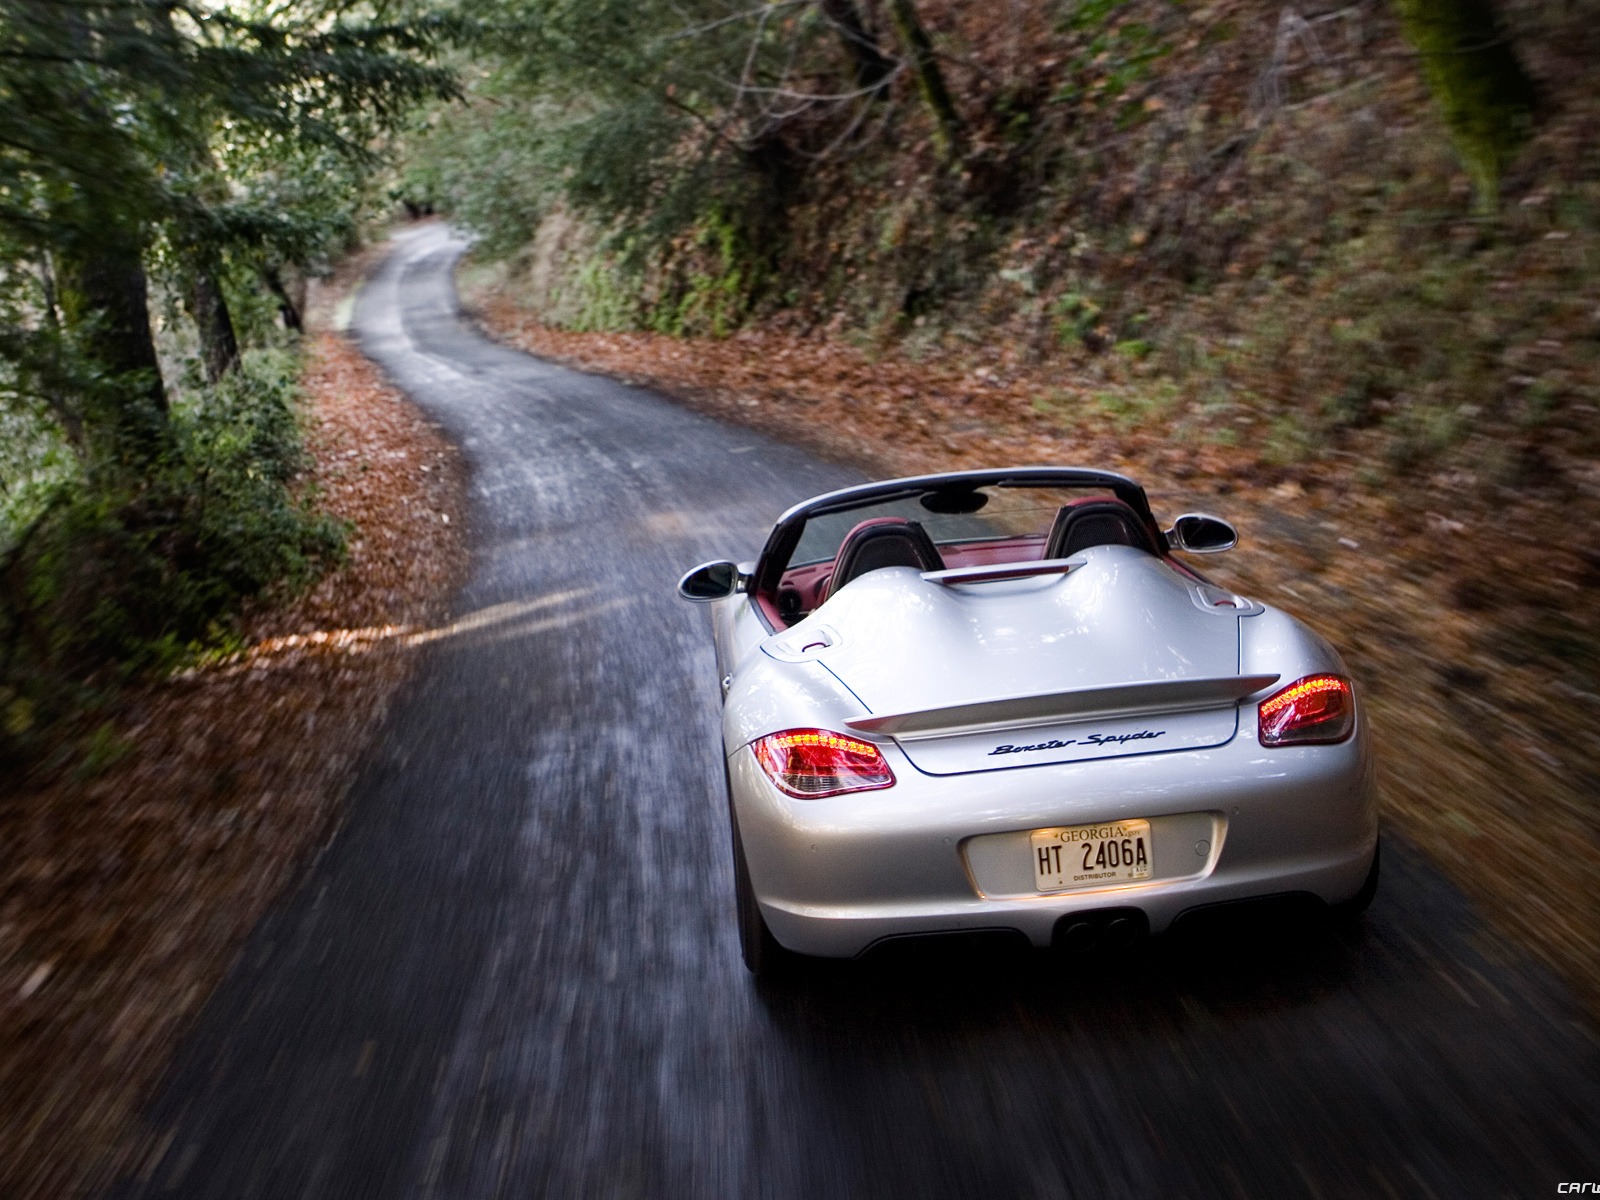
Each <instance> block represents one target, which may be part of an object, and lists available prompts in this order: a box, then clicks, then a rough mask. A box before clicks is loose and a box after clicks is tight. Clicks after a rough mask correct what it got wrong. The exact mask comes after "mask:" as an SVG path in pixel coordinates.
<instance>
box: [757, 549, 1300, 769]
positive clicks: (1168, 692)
mask: <svg viewBox="0 0 1600 1200" xmlns="http://www.w3.org/2000/svg"><path fill="white" fill-rule="evenodd" d="M1216 591H1217V589H1215V588H1208V587H1207V586H1206V585H1203V584H1199V583H1195V582H1192V581H1190V580H1188V579H1185V578H1184V577H1183V576H1182V575H1180V574H1179V573H1178V572H1177V571H1176V570H1174V569H1173V568H1172V567H1171V566H1169V565H1168V564H1166V563H1165V562H1163V561H1162V560H1160V559H1158V558H1155V557H1154V556H1152V555H1149V554H1146V553H1144V552H1142V551H1138V550H1132V549H1128V548H1125V547H1120V546H1105V547H1096V548H1094V549H1092V550H1089V551H1086V552H1085V553H1084V554H1083V555H1082V556H1081V560H1080V559H1075V560H1074V565H1073V567H1072V569H1071V570H1070V571H1068V572H1067V573H1066V574H1058V575H1053V576H1045V577H1036V578H1023V579H1015V580H1003V581H996V582H983V583H972V584H965V585H959V584H958V585H948V584H940V583H935V582H929V581H927V580H924V579H923V578H922V577H921V576H920V575H919V574H918V573H917V572H916V571H913V570H911V569H909V568H888V569H885V570H881V571H875V572H872V573H871V574H869V575H865V576H863V577H861V578H860V579H858V580H856V581H854V582H852V583H851V584H850V585H849V586H847V587H845V588H843V589H841V590H840V591H839V593H838V594H837V595H835V596H834V597H833V598H831V599H830V600H829V601H828V603H827V604H826V605H825V606H824V608H823V609H822V610H819V611H818V613H817V615H816V617H815V618H813V619H812V620H814V621H816V622H818V623H819V624H820V623H821V622H822V621H826V627H827V633H826V636H825V637H824V638H822V639H814V638H812V637H811V635H810V634H808V632H807V630H806V628H805V626H807V625H809V624H810V623H811V621H808V622H803V623H802V625H801V626H796V628H795V629H794V630H792V631H790V634H791V636H790V637H788V638H786V639H784V641H785V642H786V643H788V642H794V643H795V645H796V646H800V645H801V644H802V643H803V644H804V647H805V648H804V653H805V656H806V657H807V658H811V659H813V660H815V661H818V662H820V663H822V664H823V665H824V666H826V667H827V668H828V669H829V670H830V671H832V672H833V674H834V675H835V676H836V677H837V678H838V679H839V680H840V681H841V682H842V683H844V684H845V686H846V687H848V688H849V689H850V690H851V691H852V692H853V693H854V694H855V695H856V697H857V698H858V699H860V700H861V702H862V704H863V705H864V706H865V707H866V708H867V710H868V714H867V715H866V716H863V717H858V718H856V719H853V720H851V721H849V722H847V724H848V725H849V726H850V727H851V728H853V729H855V730H856V731H858V732H861V733H866V734H868V735H886V736H889V737H893V738H894V739H895V741H896V742H898V743H899V745H900V746H901V748H902V749H903V750H904V752H905V753H906V755H907V756H908V757H909V758H910V759H911V761H912V762H913V763H914V764H915V765H916V766H917V767H918V769H920V770H923V771H927V772H929V773H931V774H938V775H946V774H959V773H962V772H967V771H983V770H995V769H999V768H1003V767H1016V766H1023V765H1035V764H1044V763H1060V762H1074V761H1081V760H1085V759H1100V758H1116V757H1122V756H1125V755H1131V754H1148V753H1160V752H1165V751H1173V750H1186V749H1198V748H1202V747H1206V746H1217V745H1221V744H1223V743H1225V742H1227V741H1229V740H1230V739H1231V738H1232V737H1233V736H1234V733H1235V731H1236V728H1237V723H1238V706H1239V703H1240V701H1241V700H1243V699H1244V698H1245V697H1247V696H1249V695H1251V694H1253V693H1255V692H1258V691H1260V690H1262V689H1263V688H1265V687H1267V686H1269V685H1270V684H1271V683H1272V682H1273V681H1274V679H1275V677H1273V676H1240V675H1239V674H1238V665H1239V612H1240V611H1241V609H1242V608H1243V607H1244V605H1245V604H1246V603H1247V602H1244V601H1240V604H1239V605H1238V606H1224V605H1220V604H1218V603H1216V601H1215V597H1214V596H1213V595H1212V594H1211V593H1214V592H1216ZM824 643H825V644H824Z"/></svg>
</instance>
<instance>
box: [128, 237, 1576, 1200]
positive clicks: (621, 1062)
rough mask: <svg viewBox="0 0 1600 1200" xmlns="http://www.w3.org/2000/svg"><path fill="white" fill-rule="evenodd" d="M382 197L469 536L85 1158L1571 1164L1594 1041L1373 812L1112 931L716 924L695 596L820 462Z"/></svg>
mask: <svg viewBox="0 0 1600 1200" xmlns="http://www.w3.org/2000/svg"><path fill="white" fill-rule="evenodd" d="M462 250H463V243H462V242H460V241H459V240H457V239H455V238H453V237H452V235H451V234H450V233H449V231H448V230H446V229H445V228H444V227H442V226H438V225H433V226H424V227H418V228H414V229H412V230H410V231H408V232H406V233H404V234H403V235H401V236H400V237H398V238H397V239H396V242H395V248H394V250H393V252H392V253H391V255H390V256H389V258H388V259H387V260H386V261H385V263H384V264H383V266H382V267H381V268H380V269H379V270H378V271H377V273H376V274H375V276H374V277H373V278H372V279H371V280H370V282H369V284H368V285H367V286H366V287H365V289H364V290H363V291H362V293H361V295H360V297H359V302H358V305H357V309H356V313H355V320H354V329H355V332H356V334H357V335H358V337H359V338H360V342H361V345H362V346H363V348H364V349H365V350H366V352H367V353H368V354H370V355H371V356H372V357H373V358H374V359H376V360H377V361H378V362H379V363H380V364H381V365H382V366H383V367H384V369H385V370H386V371H387V372H388V373H389V375H390V376H391V377H392V378H393V379H394V380H395V381H396V382H397V383H398V384H399V385H400V386H401V387H403V388H404V389H405V390H406V392H407V393H408V394H409V395H410V396H412V397H413V398H414V399H415V401H416V402H417V403H418V404H420V405H421V406H422V407H423V408H424V409H425V410H427V412H429V413H430V414H431V415H432V416H433V417H434V418H436V419H437V420H438V421H439V422H440V423H441V424H442V425H443V426H444V428H445V429H446V430H447V431H448V433H449V434H450V435H451V436H452V437H453V438H455V439H456V440H457V441H458V442H459V443H460V444H461V445H462V446H463V447H464V448H465V450H466V453H467V455H468V458H469V461H470V464H471V468H472V472H473V475H472V479H473V505H474V514H473V524H472V529H471V536H472V539H473V547H474V560H473V568H472V574H471V578H470V580H469V582H468V583H467V584H466V585H465V587H464V589H463V590H462V592H461V593H460V595H459V596H458V597H457V598H456V601H455V615H456V618H457V619H456V620H455V622H454V623H453V624H452V625H451V626H450V631H449V634H448V635H447V636H443V637H440V638H438V639H436V640H434V641H432V642H431V643H430V644H429V645H428V646H427V647H426V648H425V649H423V650H421V651H419V653H420V654H422V655H423V660H422V661H421V662H420V663H419V666H418V670H417V673H416V676H415V678H414V681H413V683H412V684H411V686H410V689H409V691H408V692H407V693H406V694H405V696H403V697H402V698H401V700H400V702H399V703H397V705H396V707H395V709H394V711H393V713H392V715H391V718H390V720H389V721H388V724H387V726H386V729H385V731H384V733H383V735H382V736H381V738H380V740H379V742H378V744H377V745H376V746H375V747H374V748H373V749H372V750H371V752H370V753H369V755H368V758H367V760H366V763H365V766H364V768H363V769H362V772H361V775H360V777H359V780H358V782H357V784H356V786H355V789H354V793H353V795H352V797H351V800H350V807H349V815H348V819H347V821H346V823H345V825H344V827H343V829H342V830H341V831H340V833H339V834H338V836H337V837H336V839H335V840H334V842H333V844H332V845H331V846H330V847H329V848H328V850H327V851H326V852H325V853H324V854H323V855H322V857H321V858H320V859H319V860H318V861H317V863H316V864H315V866H314V867H313V868H312V869H311V870H310V872H309V873H308V877H307V878H306V879H305V881H304V882H303V884H302V885H301V886H300V887H299V888H298V889H297V890H296V891H295V892H294V894H292V895H291V896H289V897H288V898H286V899H285V900H284V901H283V902H282V903H281V904H280V905H279V907H278V909H277V910H276V911H275V912H274V913H273V914H272V915H271V916H270V917H269V918H268V919H267V920H266V921H265V922H264V923H263V925H262V926H261V928H259V929H258V930H257V931H256V933H255V935H254V936H253V938H252V940H251V941H250V943H249V944H248V946H247V947H246V950H245V952H244V954H243V955H242V957H241V959H240V961H239V962H238V963H237V964H236V965H235V967H234V969H233V970H232V972H231V974H230V975H229V977H228V979H227V980H226V981H225V983H224V984H223V986H222V987H221V988H220V989H219V990H218V992H217V994H216V995H215V996H214V997H213V999H212V1000H211V1002H210V1004H209V1005H208V1007H207V1009H206V1010H205V1012H204V1013H203V1015H202V1017H201V1019H200V1021H199V1022H198V1024H197V1026H196V1028H195V1029H194V1030H193V1031H192V1033H191V1035H190V1036H189V1038H188V1039H187V1041H186V1042H185V1044H184V1046H183V1047H182V1048H181V1049H180V1052H179V1054H178V1057H177V1060H176V1062H175V1064H174V1066H173V1068H172V1070H171V1072H170V1073H169V1075H168V1077H167V1079H166V1081H165V1084H164V1086H163V1090H162V1093H161V1095H160V1097H159V1098H158V1100H157V1101H156V1102H155V1104H154V1106H153V1108H152V1110H151V1112H150V1113H149V1121H150V1124H151V1128H152V1131H153V1132H152V1137H153V1139H154V1141H155V1143H156V1144H157V1145H159V1146H161V1147H163V1152H162V1153H161V1155H160V1156H159V1157H158V1158H157V1159H156V1160H155V1161H153V1162H152V1163H151V1165H150V1166H149V1167H148V1168H147V1169H146V1170H145V1171H144V1172H143V1173H142V1174H141V1175H140V1176H139V1177H137V1178H130V1179H128V1180H125V1181H124V1182H123V1183H122V1184H120V1185H119V1186H118V1187H117V1188H116V1189H115V1191H114V1193H113V1194H114V1195H116V1196H119V1197H126V1198H133V1197H140V1198H144V1197H151V1198H153V1197H193V1198H202V1197H204V1198H208V1200H256V1198H271V1200H322V1198H335V1197H337V1198H352V1197H355V1198H364V1197H381V1198H385V1200H388V1198H394V1200H402V1198H404V1200H411V1198H416V1200H424V1198H426V1200H435V1198H437V1200H444V1198H447V1197H448V1198H459V1200H488V1198H491V1197H518V1198H527V1197H555V1198H562V1200H565V1198H569V1197H571V1198H585V1197H594V1198H596V1200H602V1198H604V1200H613V1198H615V1200H622V1198H631V1197H669V1198H677V1197H685V1198H699V1197H712V1198H721V1197H733V1198H744V1197H770V1198H773V1200H777V1198H780V1197H781V1198H788V1197H793V1198H796V1200H802V1198H803V1200H819V1198H828V1200H835V1198H844V1197H861V1198H865V1200H878V1198H882V1197H900V1196H904V1197H918V1198H929V1197H944V1196H961V1197H984V1198H988V1197H995V1198H1010V1197H1030V1198H1031V1197H1038V1198H1040V1200H1046V1198H1049V1200H1060V1198H1065V1197H1093V1198H1097V1200H1098V1198H1112V1197H1154V1196H1172V1197H1211V1196H1252V1197H1253V1196H1262V1197H1274V1198H1278V1197H1297V1196H1307V1197H1344V1196H1348V1197H1363V1198H1365V1197H1385V1196H1388V1197H1435V1198H1438V1200H1444V1198H1447V1197H1497V1196H1518V1197H1520V1196H1537V1197H1543V1196H1553V1195H1555V1194H1557V1193H1556V1187H1557V1184H1558V1183H1561V1182H1565V1181H1569V1180H1597V1181H1600V1046H1597V1042H1596V1040H1595V1035H1594V1033H1593V1027H1592V1026H1591V1025H1590V1024H1588V1023H1587V1022H1586V1021H1585V1020H1584V1019H1582V1018H1581V1016H1580V1014H1579V1013H1578V1011H1577V1010H1576V1009H1575V1008H1574V1007H1573V1006H1572V1005H1571V1003H1570V1001H1569V1000H1567V999H1566V998H1565V996H1564V994H1563V992H1562V991H1561V989H1560V988H1559V986H1558V985H1557V984H1556V983H1555V982H1554V981H1553V980H1552V979H1551V978H1549V977H1548V976H1547V975H1546V974H1544V973H1543V972H1542V971H1541V970H1540V969H1538V968H1537V967H1536V966H1534V965H1533V964H1531V963H1530V962H1529V960H1528V959H1527V958H1526V956H1524V955H1523V954H1521V952H1520V951H1518V950H1516V949H1515V948H1513V947H1508V946H1507V945H1505V944H1504V943H1503V942H1501V941H1499V940H1497V939H1496V938H1495V937H1494V936H1493V935H1492V934H1491V933H1490V932H1489V931H1488V930H1487V929H1486V927H1485V926H1484V925H1483V923H1482V922H1481V920H1480V919H1479V918H1478V917H1477V916H1476V915H1475V914H1474V913H1473V912H1472V910H1471V909H1470V907H1469V906H1468V905H1467V903H1466V902H1465V900H1464V899H1463V898H1462V897H1461V895H1460V894H1459V893H1458V892H1457V891H1456V890H1454V888H1453V887H1451V886H1450V885H1449V884H1448V883H1447V882H1446V881H1445V880H1444V879H1443V878H1442V877H1441V876H1440V875H1439V874H1438V873H1437V872H1436V871H1435V870H1433V869H1432V868H1431V867H1430V866H1429V865H1427V864H1426V863H1425V862H1424V861H1423V860H1422V859H1421V858H1420V857H1419V856H1418V855H1416V854H1415V853H1413V852H1409V851H1408V850H1407V848H1406V847H1405V846H1404V845H1403V844H1391V845H1390V846H1389V847H1388V852H1387V853H1386V855H1385V871H1386V873H1385V879H1384V887H1383V889H1382V891H1381V892H1380V894H1379V897H1378V901H1377V904H1376V905H1375V907H1374V909H1373V911H1372V912H1371V913H1370V914H1369V916H1368V918H1367V920H1366V922H1365V924H1364V925H1363V926H1362V927H1361V928H1359V929H1358V930H1356V931H1354V932H1350V933H1346V934H1336V933H1334V932H1332V931H1329V930H1324V929H1322V928H1320V927H1315V928H1310V929H1307V928H1305V927H1304V926H1297V925H1290V926H1287V927H1285V926H1282V925H1278V926H1274V925H1271V924H1254V925H1235V926H1225V927H1221V928H1218V929H1214V930H1212V931H1210V932H1209V933H1207V934H1205V935H1204V936H1201V937H1198V938H1191V939H1188V940H1186V941H1184V942H1181V943H1179V942H1175V941H1174V942H1170V943H1169V942H1162V941H1158V942H1156V943H1154V944H1152V945H1151V946H1150V947H1148V948H1147V949H1145V950H1144V951H1142V952H1140V953H1137V954H1134V955H1132V956H1129V957H1126V958H1122V959H1090V960H1085V961H1082V962H1067V963H1058V962H1055V961H1052V960H1050V959H1049V957H1048V956H1045V955H1039V956H1033V957H1024V958H1007V957H994V956H984V955H981V954H979V953H977V952H971V951H964V950H960V949H952V950H951V951H950V952H948V953H930V952H924V953H920V954H903V955H901V956H899V957H896V958H893V959H887V960H881V961H870V960H869V961H868V962H865V963H858V964H838V965H832V964H830V965H826V966H824V967H823V968H822V969H819V970H818V971H817V972H816V973H815V975H814V977H812V978H810V979H808V980H807V981H805V982H804V983H802V984H799V985H792V986H788V987H779V988H775V987H770V986H766V985H763V986H761V987H758V986H756V985H755V984H754V983H753V982H752V981H751V980H750V978H749V977H748V976H747V975H746V974H745V971H744V969H743V967H742V966H741V965H740V962H739V954H738V949H737V944H736V937H735V931H734V921H733V876H732V870H731V867H730V863H729V855H728V826H727V814H726V807H725V802H724V799H723V792H722V787H723V784H722V772H721V770H720V768H719V764H718V762H717V757H716V756H717V749H716V747H717V744H718V743H717V728H718V712H717V697H716V686H715V682H714V679H713V675H714V669H713V664H712V658H711V648H710V640H709V635H708V625H707V623H706V618H705V615H704V613H703V612H701V611H700V610H698V609H695V608H693V607H692V606H690V605H687V604H683V603H680V602H679V601H678V600H676V599H675V598H674V595H673V585H674V583H675V581H676V579H677V577H678V575H679V574H680V573H681V572H682V571H683V570H684V569H685V568H687V567H688V566H691V565H693V564H694V563H696V562H699V561H702V560H705V559H708V558H714V557H724V556H727V557H751V556H753V554H754V552H755V551H756V549H757V548H758V547H759V545H760V542H761V539H762V537H763V536H764V533H765V530H766V528H767V527H768V526H769V525H770V523H771V521H772V520H773V518H775V517H776V516H777V514H778V513H779V511H780V510H782V509H783V508H785V507H787V505H788V504H790V503H791V502H793V501H795V500H797V499H800V498H803V497H805V496H807V495H810V494H813V493H816V492H819V491H822V490H825V489H828V488H831V487H836V486H840V485H843V484H846V483H849V482H852V481H854V480H855V479H856V478H857V476H855V475H854V474H852V473H851V472H849V471H847V470H844V469H842V468H839V467H837V466H832V465H829V464H826V463H823V462H820V461H817V460H816V459H813V458H811V457H808V456H807V455H806V454H804V453H802V452H800V451H797V450H794V449H791V448H788V447H785V446H782V445H779V444H777V443H774V442H771V441H769V440H766V439H763V438H761V437H759V436H757V435H755V434H752V433H749V432H746V431H744V430H740V429H736V428H732V427H729V426H725V425H721V424H718V423H716V422H714V421H712V420H709V419H706V418H704V417H700V416H697V415H694V414H692V413H689V412H687V411H685V410H683V409H682V408H679V407H676V406H674V405H673V404H672V403H671V402H670V401H668V400H666V399H664V398H662V397H660V396H658V395H654V394H652V393H650V392H649V391H646V390H642V389H638V388H633V387H628V386H624V385H622V384H619V383H615V382H611V381H609V380H606V379H601V378H597V377H594V376H589V375H584V374H580V373H576V372H573V371H568V370H564V369H560V368H557V367H554V366H551V365H548V364H546V363H542V362H540V361H538V360H536V359H533V358H531V357H529V356H527V355H524V354H521V353H517V352H515V351H512V350H510V349H507V348H505V347H502V346H498V345H495V344H493V343H491V342H489V341H486V340H485V339H484V338H483V337H481V336H480V335H479V334H478V333H476V332H475V331H474V330H473V329H472V328H471V327H470V326H469V325H468V324H467V323H465V322H463V321H462V320H461V318H460V317H459V314H458V309H457V305H456V299H455V294H454V287H453V283H452V271H453V267H454V264H455V261H456V259H457V257H458V256H459V255H460V253H461V251H462Z"/></svg>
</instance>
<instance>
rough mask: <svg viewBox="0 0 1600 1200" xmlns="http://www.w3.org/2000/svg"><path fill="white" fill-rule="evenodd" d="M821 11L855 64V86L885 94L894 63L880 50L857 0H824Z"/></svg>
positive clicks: (877, 93) (822, 0) (878, 94)
mask: <svg viewBox="0 0 1600 1200" xmlns="http://www.w3.org/2000/svg"><path fill="white" fill-rule="evenodd" d="M821 4H822V13H823V15H824V16H825V17H827V18H828V21H829V22H830V23H831V24H832V25H833V28H834V30H835V31H836V32H837V33H838V35H839V40H840V41H841V42H843V43H844V48H845V50H846V51H848V52H849V54H850V57H851V59H852V60H853V61H854V62H855V65H856V86H857V87H859V88H872V89H874V93H875V95H876V96H878V97H881V96H883V95H884V94H885V89H884V88H883V87H882V84H883V81H884V80H885V79H887V78H888V77H889V73H890V72H891V71H893V70H894V64H893V63H892V62H890V61H889V60H888V58H886V57H885V56H884V53H883V51H882V50H880V49H878V39H877V38H876V37H874V36H873V34H872V31H871V30H869V29H868V28H867V25H866V22H865V21H863V20H862V19H861V12H860V10H859V9H857V8H856V6H855V0H821Z"/></svg>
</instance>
